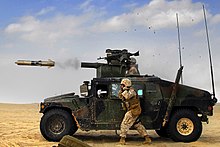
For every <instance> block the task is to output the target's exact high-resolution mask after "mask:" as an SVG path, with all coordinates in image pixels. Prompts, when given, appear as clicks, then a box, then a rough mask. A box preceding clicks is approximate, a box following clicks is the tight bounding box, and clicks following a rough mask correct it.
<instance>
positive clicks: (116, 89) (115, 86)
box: [111, 83, 144, 99]
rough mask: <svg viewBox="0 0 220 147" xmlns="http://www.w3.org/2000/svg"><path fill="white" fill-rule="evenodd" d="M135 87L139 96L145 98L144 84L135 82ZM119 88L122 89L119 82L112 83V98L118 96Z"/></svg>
mask: <svg viewBox="0 0 220 147" xmlns="http://www.w3.org/2000/svg"><path fill="white" fill-rule="evenodd" d="M133 88H134V89H135V91H136V92H137V94H138V96H139V98H143V97H144V85H142V84H137V83H134V84H133ZM119 90H120V84H119V83H112V84H111V98H112V99H114V98H118V92H119Z"/></svg>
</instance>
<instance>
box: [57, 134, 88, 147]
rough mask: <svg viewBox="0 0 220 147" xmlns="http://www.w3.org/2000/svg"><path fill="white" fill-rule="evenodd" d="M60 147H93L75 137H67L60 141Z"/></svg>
mask: <svg viewBox="0 0 220 147" xmlns="http://www.w3.org/2000/svg"><path fill="white" fill-rule="evenodd" d="M58 147H91V146H90V145H88V144H87V143H85V142H83V141H81V140H79V139H77V138H75V137H73V136H70V135H65V136H64V137H63V138H62V139H61V140H60V142H59V144H58Z"/></svg>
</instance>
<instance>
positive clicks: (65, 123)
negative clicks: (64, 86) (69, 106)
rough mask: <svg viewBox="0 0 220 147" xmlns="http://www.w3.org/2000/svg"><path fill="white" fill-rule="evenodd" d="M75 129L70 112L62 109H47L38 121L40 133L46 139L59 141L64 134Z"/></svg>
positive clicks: (70, 132) (72, 132)
mask: <svg viewBox="0 0 220 147" xmlns="http://www.w3.org/2000/svg"><path fill="white" fill-rule="evenodd" d="M77 129H78V128H77V125H76V123H75V121H74V119H73V117H72V116H71V114H69V113H68V112H67V111H65V110H62V109H52V110H49V111H48V112H46V113H45V114H44V115H43V117H42V118H41V122H40V131H41V134H42V135H43V136H44V138H45V139H47V140H48V141H60V139H62V137H63V136H64V135H72V134H74V133H75V132H76V131H77Z"/></svg>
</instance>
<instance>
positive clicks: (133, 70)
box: [126, 57, 140, 75]
mask: <svg viewBox="0 0 220 147" xmlns="http://www.w3.org/2000/svg"><path fill="white" fill-rule="evenodd" d="M137 66H138V65H137V64H136V59H135V58H133V57H131V63H130V67H129V69H128V71H127V73H126V74H127V75H140V72H139V70H138V68H137Z"/></svg>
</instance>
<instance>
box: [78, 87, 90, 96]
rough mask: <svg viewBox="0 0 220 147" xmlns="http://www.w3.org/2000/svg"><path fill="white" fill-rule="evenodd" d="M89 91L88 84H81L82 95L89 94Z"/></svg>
mask: <svg viewBox="0 0 220 147" xmlns="http://www.w3.org/2000/svg"><path fill="white" fill-rule="evenodd" d="M88 94H89V92H88V85H86V84H82V85H81V86H80V95H81V96H88Z"/></svg>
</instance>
